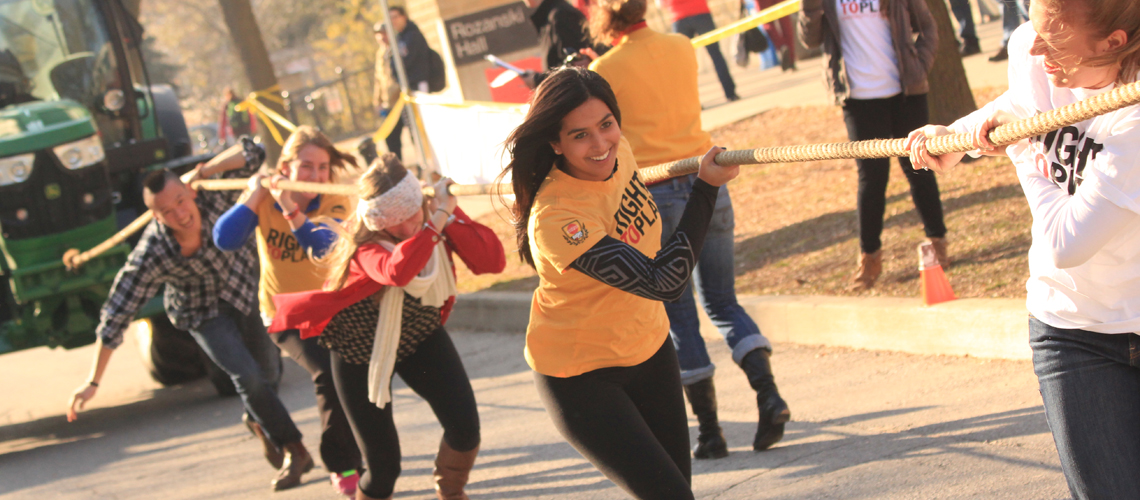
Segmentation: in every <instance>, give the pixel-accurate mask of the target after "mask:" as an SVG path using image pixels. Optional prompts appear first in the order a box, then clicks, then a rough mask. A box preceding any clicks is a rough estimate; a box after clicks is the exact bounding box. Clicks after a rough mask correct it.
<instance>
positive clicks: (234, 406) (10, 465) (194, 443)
mask: <svg viewBox="0 0 1140 500" xmlns="http://www.w3.org/2000/svg"><path fill="white" fill-rule="evenodd" d="M302 383H304V384H309V387H310V389H308V390H299V389H297V387H298V386H299V385H300V384H302ZM281 385H282V388H283V390H282V393H283V394H282V401H283V402H284V403H285V406H286V407H287V408H289V410H290V412H291V413H294V415H295V412H297V411H300V410H303V409H306V408H309V407H312V406H315V404H316V403H315V401H314V398H313V395H312V389H311V387H312V385H311V382H309V381H308V374H307V373H305V371H304V370H303V369H301V368H300V367H299V366H296V364H295V363H292V362H285V373H284V375H283V378H282V382H281ZM138 397H139V398H141V399H140V400H138V401H135V402H131V403H127V404H122V405H118V406H110V407H103V408H93V409H90V410H87V411H84V412H81V413H80V414H79V419H78V420H76V421H75V422H72V423H68V422H67V418H66V417H65V416H63V415H58V416H51V417H45V418H41V419H37V420H33V421H30V422H24V423H19V424H14V425H7V426H2V427H0V495H4V494H8V493H13V492H17V491H20V490H22V489H25V488H31V487H34V486H39V485H41V484H44V483H47V482H53V481H57V480H60V479H64V478H69V477H76V476H83V475H87V474H90V473H92V472H96V471H97V470H98V469H100V468H102V467H104V466H105V465H107V464H110V463H114V462H117V461H120V460H125V459H128V458H133V459H137V458H139V457H145V456H149V455H155V454H158V453H163V452H167V451H170V450H172V449H177V448H191V449H201V448H203V447H207V448H209V447H212V446H211V444H210V443H212V442H218V441H223V440H233V439H235V438H246V437H248V438H249V439H251V440H252V439H253V438H252V437H251V436H249V434H248V433H246V431H245V427H243V426H234V424H238V423H240V422H241V415H242V404H241V400H240V399H239V398H237V397H219V396H218V394H217V391H215V390H214V387H213V386H212V385H211V384H210V383H209V381H207V380H205V379H202V380H197V381H194V382H190V383H187V384H183V385H178V386H172V387H164V388H162V389H157V390H152V391H147V392H143V393H140V394H139V395H138ZM95 402H96V404H98V399H96V400H95ZM60 403H61V404H60V405H61V406H65V404H64V401H62V400H61V402H60ZM296 422H297V425H298V426H300V425H302V421H300V420H297V421H296ZM228 426H234V429H235V430H234V432H232V433H216V434H213V435H210V436H207V435H206V433H208V432H211V431H216V430H218V429H221V428H224V427H228ZM187 436H196V437H195V438H194V439H192V440H181V441H178V442H175V443H171V444H169V445H164V446H155V443H163V442H166V441H170V440H177V439H179V438H184V437H187ZM249 453H250V459H256V460H262V459H261V457H260V451H259V448H258V447H257V446H256V445H255V444H253V443H251V444H250V446H249ZM73 455H81V456H82V457H83V459H81V460H76V459H74V457H73ZM49 464H51V465H49ZM266 467H268V464H266ZM178 468H179V466H177V465H171V470H177V469H178ZM266 474H267V479H266V481H268V477H270V476H269V474H270V473H269V470H268V469H266ZM324 480H325V481H327V478H325V479H324Z"/></svg>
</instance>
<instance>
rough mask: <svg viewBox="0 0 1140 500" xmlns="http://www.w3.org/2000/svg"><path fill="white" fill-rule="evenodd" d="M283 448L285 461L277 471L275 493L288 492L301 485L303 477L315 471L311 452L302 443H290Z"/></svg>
mask: <svg viewBox="0 0 1140 500" xmlns="http://www.w3.org/2000/svg"><path fill="white" fill-rule="evenodd" d="M283 448H284V449H285V461H284V463H282V464H281V470H279V471H277V477H275V478H273V490H274V491H281V490H287V489H289V488H292V487H294V486H297V485H298V484H301V476H302V475H303V474H304V473H306V472H309V471H311V470H313V456H312V455H309V450H306V449H305V445H304V444H302V443H301V442H300V441H295V442H292V443H289V444H287V445H285V446H284V447H283Z"/></svg>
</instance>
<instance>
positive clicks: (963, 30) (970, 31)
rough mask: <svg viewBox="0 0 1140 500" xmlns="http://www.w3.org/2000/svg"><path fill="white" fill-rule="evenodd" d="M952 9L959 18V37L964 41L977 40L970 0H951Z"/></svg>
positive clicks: (955, 16) (956, 17)
mask: <svg viewBox="0 0 1140 500" xmlns="http://www.w3.org/2000/svg"><path fill="white" fill-rule="evenodd" d="M950 10H951V11H953V12H954V18H955V19H957V20H958V39H960V40H961V41H962V43H966V40H970V39H973V40H977V39H978V34H977V31H975V29H974V12H973V11H972V10H970V0H950Z"/></svg>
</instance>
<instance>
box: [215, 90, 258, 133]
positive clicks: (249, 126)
mask: <svg viewBox="0 0 1140 500" xmlns="http://www.w3.org/2000/svg"><path fill="white" fill-rule="evenodd" d="M241 101H242V100H241V99H238V97H237V96H236V95H234V89H233V87H226V89H225V90H224V91H222V111H221V113H220V116H219V118H218V135H219V136H220V137H218V142H219V143H222V144H225V145H227V146H229V145H231V144H234V143H236V142H237V140H238V139H239V138H241V137H242V136H251V137H252V136H253V133H254V131H256V130H257V126H256V125H255V123H256V122H255V121H254V120H253V114H252V113H250V112H249V111H238V109H237V105H238V104H241Z"/></svg>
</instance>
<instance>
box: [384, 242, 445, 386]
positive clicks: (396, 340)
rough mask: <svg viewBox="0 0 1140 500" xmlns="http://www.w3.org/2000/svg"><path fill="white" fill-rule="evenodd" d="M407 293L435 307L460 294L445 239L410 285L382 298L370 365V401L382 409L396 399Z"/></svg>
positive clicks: (389, 289) (389, 291)
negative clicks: (394, 387)
mask: <svg viewBox="0 0 1140 500" xmlns="http://www.w3.org/2000/svg"><path fill="white" fill-rule="evenodd" d="M425 231H428V229H425ZM380 244H381V245H383V246H384V248H386V249H388V251H392V250H393V249H395V245H393V244H391V243H388V242H386V241H383V242H381V243H380ZM404 292H407V293H408V294H410V295H411V296H412V297H416V298H419V299H420V301H421V302H422V303H423V305H425V306H431V307H443V304H444V303H445V302H447V299H448V298H449V297H452V296H454V295H455V294H456V293H458V292H457V290H456V288H455V274H454V273H452V271H451V259H448V258H447V249H446V248H445V247H444V245H443V242H442V241H441V242H439V244H437V245H436V246H435V249H434V250H433V251H432V256H431V258H430V259H428V263H427V265H425V266H424V268H423V270H422V271H420V273H419V274H418V275H416V277H415V278H412V281H411V282H409V283H408V285H407V286H405V287H403V288H400V287H394V286H393V287H387V288H386V289H385V290H384V295H383V296H382V297H381V298H380V319H379V321H377V322H376V343H375V344H374V345H373V347H372V361H371V362H370V363H369V365H368V400H369V401H372V402H373V403H376V406H377V407H379V408H383V407H384V406H385V405H387V404H388V402H390V401H392V373H393V372H394V371H395V369H396V354H397V351H398V348H399V347H400V332H401V327H402V324H401V321H402V319H403V318H402V316H403V312H404Z"/></svg>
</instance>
